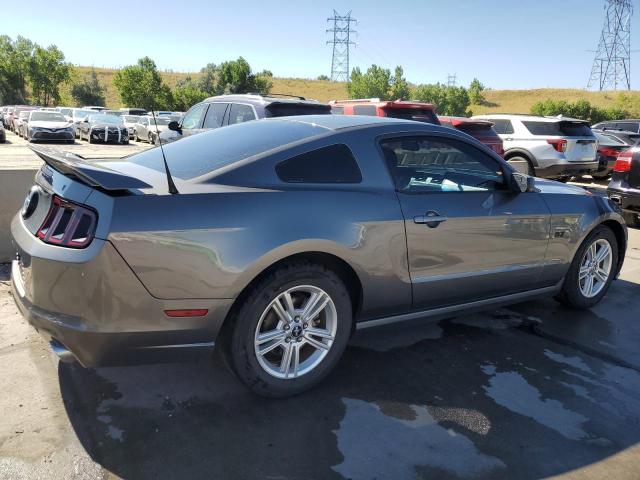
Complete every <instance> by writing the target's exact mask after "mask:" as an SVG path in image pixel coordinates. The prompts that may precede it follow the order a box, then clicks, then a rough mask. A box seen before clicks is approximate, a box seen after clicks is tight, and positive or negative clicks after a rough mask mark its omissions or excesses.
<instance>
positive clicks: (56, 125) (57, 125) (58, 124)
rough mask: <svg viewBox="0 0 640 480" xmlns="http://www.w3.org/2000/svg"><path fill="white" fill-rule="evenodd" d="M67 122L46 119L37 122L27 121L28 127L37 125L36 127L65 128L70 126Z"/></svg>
mask: <svg viewBox="0 0 640 480" xmlns="http://www.w3.org/2000/svg"><path fill="white" fill-rule="evenodd" d="M70 126H71V125H69V122H48V121H38V122H29V127H37V128H67V127H70Z"/></svg>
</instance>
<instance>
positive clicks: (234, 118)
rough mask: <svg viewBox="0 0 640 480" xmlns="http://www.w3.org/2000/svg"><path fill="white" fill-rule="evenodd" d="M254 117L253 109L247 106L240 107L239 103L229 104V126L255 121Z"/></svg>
mask: <svg viewBox="0 0 640 480" xmlns="http://www.w3.org/2000/svg"><path fill="white" fill-rule="evenodd" d="M255 119H256V115H255V113H253V108H251V107H250V106H249V105H241V104H239V103H232V104H231V111H230V112H229V125H233V124H234V123H242V122H248V121H249V120H255Z"/></svg>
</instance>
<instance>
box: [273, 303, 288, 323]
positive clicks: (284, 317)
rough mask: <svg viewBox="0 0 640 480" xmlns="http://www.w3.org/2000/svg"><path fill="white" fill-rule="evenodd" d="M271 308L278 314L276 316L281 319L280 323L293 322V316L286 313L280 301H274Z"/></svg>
mask: <svg viewBox="0 0 640 480" xmlns="http://www.w3.org/2000/svg"><path fill="white" fill-rule="evenodd" d="M271 306H272V308H273V310H274V311H275V312H276V315H278V318H280V321H282V322H290V321H291V320H292V318H291V315H289V313H288V312H286V311H285V309H284V308H283V307H282V304H281V303H280V300H278V299H276V300H274V301H273V302H272V303H271Z"/></svg>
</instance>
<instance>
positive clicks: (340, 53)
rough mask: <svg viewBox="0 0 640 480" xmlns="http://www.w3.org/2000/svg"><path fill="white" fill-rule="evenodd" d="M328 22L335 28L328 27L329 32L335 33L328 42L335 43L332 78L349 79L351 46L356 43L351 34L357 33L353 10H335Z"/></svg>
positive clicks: (336, 80) (346, 80)
mask: <svg viewBox="0 0 640 480" xmlns="http://www.w3.org/2000/svg"><path fill="white" fill-rule="evenodd" d="M327 22H329V25H330V26H332V27H333V28H329V29H327V33H329V32H331V33H333V40H328V41H327V45H328V44H332V45H333V55H332V56H331V80H333V81H335V82H338V81H343V82H348V81H349V74H350V71H349V47H350V46H351V45H355V42H353V41H351V34H352V33H356V32H355V30H353V29H352V28H351V24H352V23H357V20H356V19H355V18H352V17H351V11H349V13H347V14H346V15H339V14H338V12H336V11H335V10H334V11H333V17H329V18H327Z"/></svg>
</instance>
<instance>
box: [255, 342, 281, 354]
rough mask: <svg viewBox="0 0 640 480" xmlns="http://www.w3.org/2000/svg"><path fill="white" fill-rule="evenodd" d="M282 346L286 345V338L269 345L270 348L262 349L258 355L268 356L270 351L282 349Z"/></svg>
mask: <svg viewBox="0 0 640 480" xmlns="http://www.w3.org/2000/svg"><path fill="white" fill-rule="evenodd" d="M282 345H285V342H284V338H281V339H280V340H278V341H277V342H273V343H272V344H271V345H269V346H268V347H265V348H262V349H260V350H259V351H258V353H259V354H260V355H262V356H264V355H266V354H267V353H269V352H270V351H272V350H273V349H275V348H277V347H280V346H282Z"/></svg>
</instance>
